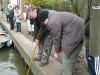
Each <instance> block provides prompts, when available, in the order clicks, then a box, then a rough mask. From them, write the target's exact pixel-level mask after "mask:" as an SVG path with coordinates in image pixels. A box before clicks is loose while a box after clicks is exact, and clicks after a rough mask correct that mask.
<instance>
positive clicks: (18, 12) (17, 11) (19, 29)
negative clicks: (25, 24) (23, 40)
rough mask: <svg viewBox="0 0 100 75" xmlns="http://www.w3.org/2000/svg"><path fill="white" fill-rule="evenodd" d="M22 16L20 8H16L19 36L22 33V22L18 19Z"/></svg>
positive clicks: (15, 14)
mask: <svg viewBox="0 0 100 75" xmlns="http://www.w3.org/2000/svg"><path fill="white" fill-rule="evenodd" d="M20 14H21V10H20V8H19V6H15V13H14V16H15V18H16V25H17V30H16V32H18V34H20V33H21V20H20V19H19V18H18V16H19V15H20Z"/></svg>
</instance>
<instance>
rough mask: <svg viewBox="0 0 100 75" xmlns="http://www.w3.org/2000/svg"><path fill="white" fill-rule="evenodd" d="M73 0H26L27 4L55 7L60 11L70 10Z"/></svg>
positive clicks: (48, 7) (54, 8)
mask: <svg viewBox="0 0 100 75" xmlns="http://www.w3.org/2000/svg"><path fill="white" fill-rule="evenodd" d="M71 1H72V0H25V4H32V5H34V6H36V7H42V8H46V9H53V10H58V11H69V12H70V9H71Z"/></svg>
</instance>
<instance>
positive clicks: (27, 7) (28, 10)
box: [25, 4, 31, 35]
mask: <svg viewBox="0 0 100 75" xmlns="http://www.w3.org/2000/svg"><path fill="white" fill-rule="evenodd" d="M25 8H26V20H27V25H28V33H27V34H28V35H31V25H30V17H29V16H28V13H29V12H30V7H29V5H28V4H27V5H25Z"/></svg>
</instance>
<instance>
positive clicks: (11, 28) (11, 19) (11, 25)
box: [9, 18, 14, 30]
mask: <svg viewBox="0 0 100 75" xmlns="http://www.w3.org/2000/svg"><path fill="white" fill-rule="evenodd" d="M9 21H10V30H13V29H14V23H13V18H10V19H9Z"/></svg>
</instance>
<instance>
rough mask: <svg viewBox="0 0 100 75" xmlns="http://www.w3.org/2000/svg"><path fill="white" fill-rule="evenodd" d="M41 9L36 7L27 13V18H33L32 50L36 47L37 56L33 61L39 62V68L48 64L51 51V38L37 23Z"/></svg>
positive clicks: (47, 31) (45, 29) (48, 31)
mask: <svg viewBox="0 0 100 75" xmlns="http://www.w3.org/2000/svg"><path fill="white" fill-rule="evenodd" d="M41 10H42V8H40V7H38V8H35V9H33V10H32V11H30V12H29V16H30V17H31V18H34V37H33V42H34V48H36V47H37V46H38V55H37V56H36V57H35V58H34V61H40V64H39V66H40V67H43V66H45V65H47V64H48V62H49V56H50V54H51V51H52V45H53V43H52V40H51V39H52V36H51V34H50V30H48V29H47V27H46V26H44V25H43V24H41V23H40V22H39V21H38V15H39V13H40V12H41Z"/></svg>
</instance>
